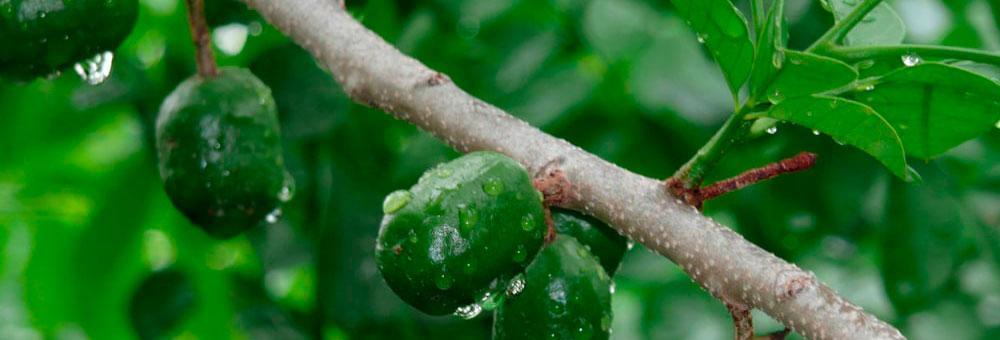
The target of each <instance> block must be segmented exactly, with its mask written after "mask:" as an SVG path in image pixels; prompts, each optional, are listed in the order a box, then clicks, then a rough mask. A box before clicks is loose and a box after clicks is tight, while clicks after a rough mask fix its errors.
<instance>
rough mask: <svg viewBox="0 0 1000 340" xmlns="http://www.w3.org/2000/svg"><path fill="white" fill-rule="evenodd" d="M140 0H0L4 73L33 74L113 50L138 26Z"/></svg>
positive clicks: (25, 76)
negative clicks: (138, 0)
mask: <svg viewBox="0 0 1000 340" xmlns="http://www.w3.org/2000/svg"><path fill="white" fill-rule="evenodd" d="M137 6H138V4H137V1H136V0H6V1H0V75H2V76H6V77H10V78H14V79H19V80H30V79H32V78H35V77H39V76H45V75H48V74H51V73H53V72H55V71H59V70H62V69H64V68H66V67H68V66H70V65H73V64H74V63H77V62H80V61H82V60H84V59H87V58H90V57H93V56H95V55H96V54H98V53H100V52H104V51H110V50H114V49H115V48H117V47H118V45H119V44H121V42H122V41H123V40H125V37H126V36H128V34H129V32H131V31H132V27H133V26H135V20H136V16H137Z"/></svg>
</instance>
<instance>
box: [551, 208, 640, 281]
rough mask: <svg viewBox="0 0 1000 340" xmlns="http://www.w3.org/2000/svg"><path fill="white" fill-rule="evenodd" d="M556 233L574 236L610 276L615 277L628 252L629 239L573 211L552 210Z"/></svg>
mask: <svg viewBox="0 0 1000 340" xmlns="http://www.w3.org/2000/svg"><path fill="white" fill-rule="evenodd" d="M552 220H553V222H555V223H554V224H555V227H556V231H557V232H558V233H560V234H566V235H569V236H573V238H576V240H577V241H580V243H582V244H583V245H584V246H585V247H587V249H588V250H590V253H591V254H594V256H596V257H597V258H598V259H600V261H601V266H603V267H604V271H605V272H607V273H608V275H614V274H615V271H617V270H618V265H619V264H621V262H622V257H624V256H625V251H626V250H628V239H626V238H625V236H622V235H621V234H618V232H616V231H615V230H614V229H611V227H609V226H608V225H607V224H605V223H604V222H601V220H598V219H596V218H594V217H591V216H587V215H584V214H581V213H578V212H575V211H572V210H565V209H558V208H553V209H552Z"/></svg>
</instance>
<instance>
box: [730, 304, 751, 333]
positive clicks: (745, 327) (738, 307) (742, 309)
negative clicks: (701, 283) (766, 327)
mask: <svg viewBox="0 0 1000 340" xmlns="http://www.w3.org/2000/svg"><path fill="white" fill-rule="evenodd" d="M725 303H726V309H728V310H729V315H730V316H732V317H733V338H734V339H735V340H752V339H753V314H750V307H748V306H746V305H744V304H742V303H733V302H728V301H725Z"/></svg>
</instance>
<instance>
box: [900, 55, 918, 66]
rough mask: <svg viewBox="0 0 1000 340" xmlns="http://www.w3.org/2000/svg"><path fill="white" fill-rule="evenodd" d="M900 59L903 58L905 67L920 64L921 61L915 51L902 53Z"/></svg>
mask: <svg viewBox="0 0 1000 340" xmlns="http://www.w3.org/2000/svg"><path fill="white" fill-rule="evenodd" d="M901 59H902V60H903V65H905V66H906V67H913V66H917V64H920V63H921V62H922V61H923V60H921V59H920V56H918V55H916V54H915V53H907V54H904V55H903V56H902V57H901Z"/></svg>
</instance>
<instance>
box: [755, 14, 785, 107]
mask: <svg viewBox="0 0 1000 340" xmlns="http://www.w3.org/2000/svg"><path fill="white" fill-rule="evenodd" d="M760 2H761V1H754V4H755V5H757V4H759V3H760ZM758 32H759V33H758V34H757V55H756V57H755V59H754V63H753V72H752V73H750V84H749V88H750V96H751V98H762V97H763V96H765V95H766V93H767V92H766V91H765V90H767V84H768V83H770V82H771V79H773V78H774V75H775V73H777V72H778V69H779V68H780V67H781V65H782V64H783V63H784V58H785V54H784V53H782V49H784V48H785V43H786V41H787V40H788V30H787V29H786V28H785V1H784V0H776V1H774V2H772V3H771V8H770V9H769V10H768V11H767V19H766V20H765V21H764V23H763V24H762V25H761V27H760V28H759V31H758Z"/></svg>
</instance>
